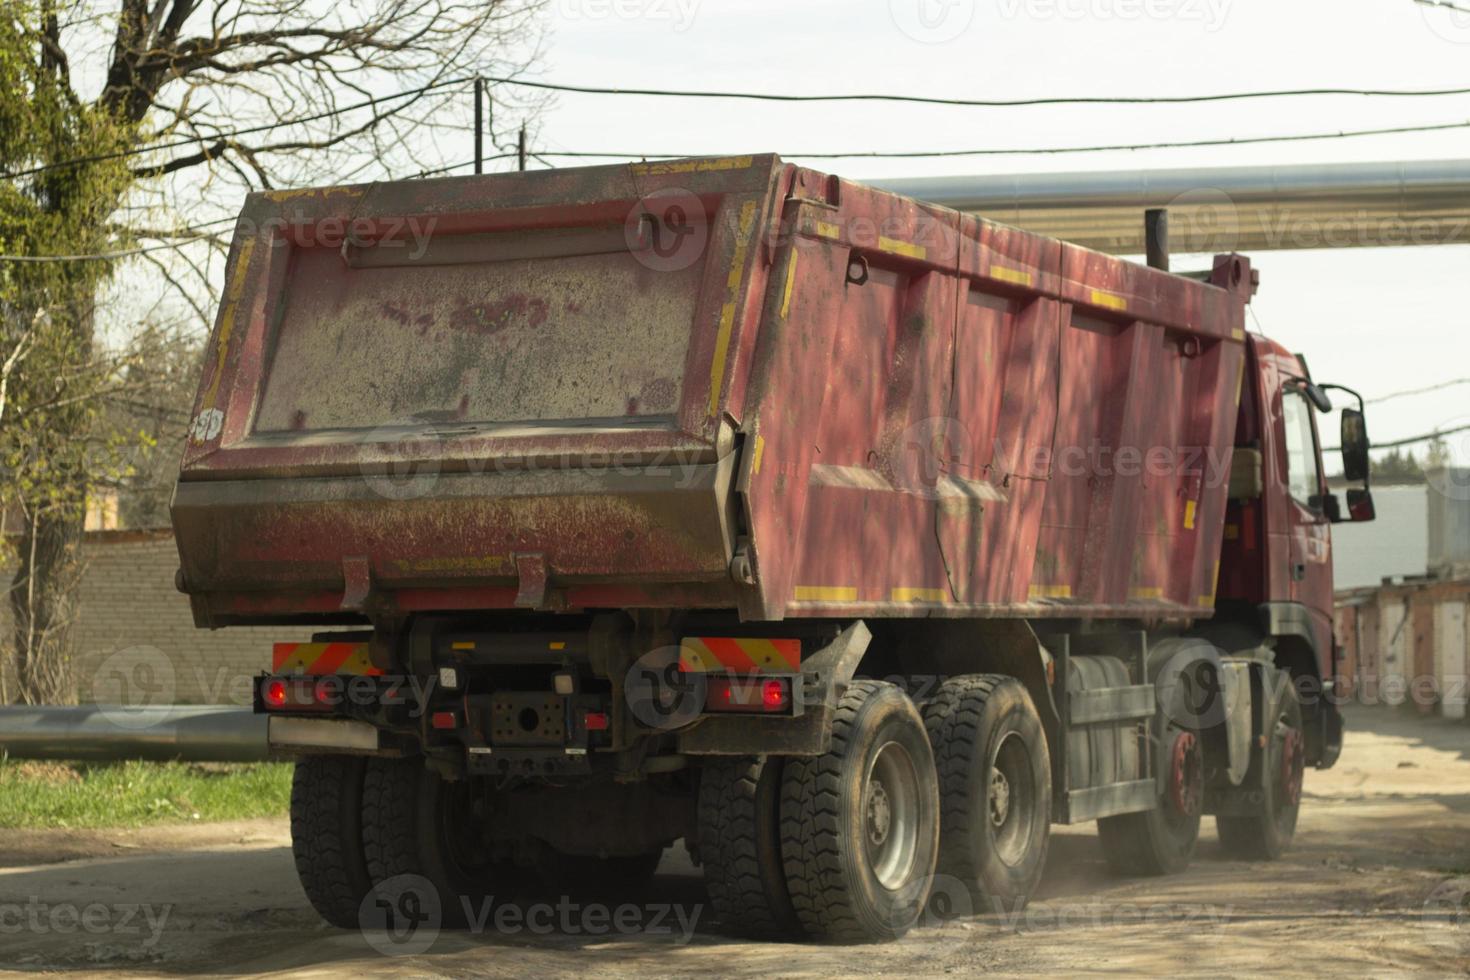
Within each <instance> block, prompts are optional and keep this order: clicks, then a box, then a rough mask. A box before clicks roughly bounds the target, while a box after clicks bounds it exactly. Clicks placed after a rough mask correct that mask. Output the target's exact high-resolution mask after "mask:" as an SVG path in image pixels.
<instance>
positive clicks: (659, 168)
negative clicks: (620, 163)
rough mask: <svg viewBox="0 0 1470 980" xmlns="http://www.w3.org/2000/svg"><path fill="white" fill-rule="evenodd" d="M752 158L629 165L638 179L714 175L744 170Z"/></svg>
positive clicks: (723, 158) (721, 158)
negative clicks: (720, 172) (679, 175)
mask: <svg viewBox="0 0 1470 980" xmlns="http://www.w3.org/2000/svg"><path fill="white" fill-rule="evenodd" d="M753 159H754V157H719V158H717V159H714V160H671V161H656V162H654V163H635V164H631V167H632V170H633V172H634V173H635V174H637V175H638V176H640V177H658V176H662V175H664V174H695V173H700V174H703V173H716V172H718V171H721V170H744V169H745V168H747V167H749V166H750V164H751V161H752V160H753Z"/></svg>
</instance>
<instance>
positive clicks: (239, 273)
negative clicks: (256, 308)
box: [203, 238, 255, 410]
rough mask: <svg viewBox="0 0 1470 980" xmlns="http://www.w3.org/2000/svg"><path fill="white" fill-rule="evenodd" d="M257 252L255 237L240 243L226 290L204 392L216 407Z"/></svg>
mask: <svg viewBox="0 0 1470 980" xmlns="http://www.w3.org/2000/svg"><path fill="white" fill-rule="evenodd" d="M254 252H255V239H253V238H247V239H245V240H244V241H243V242H241V243H240V255H239V257H238V258H237V259H236V260H235V271H234V272H233V273H231V275H230V284H229V287H228V288H227V289H226V290H225V307H224V309H223V310H222V311H221V312H220V315H219V341H218V343H216V344H215V361H214V378H213V379H212V380H211V381H210V382H209V390H208V391H207V392H205V394H204V405H203V407H204V408H205V409H206V410H207V409H211V408H214V402H215V399H216V398H217V397H218V396H219V383H220V377H221V376H222V375H223V374H224V371H225V355H226V354H228V353H229V350H230V336H231V335H232V334H233V333H234V332H235V311H236V309H237V308H238V307H239V306H240V296H241V295H242V294H243V293H244V292H245V273H246V272H247V271H248V270H249V267H250V256H251V255H252V254H253V253H254Z"/></svg>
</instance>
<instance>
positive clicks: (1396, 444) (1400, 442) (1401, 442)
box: [1327, 424, 1470, 452]
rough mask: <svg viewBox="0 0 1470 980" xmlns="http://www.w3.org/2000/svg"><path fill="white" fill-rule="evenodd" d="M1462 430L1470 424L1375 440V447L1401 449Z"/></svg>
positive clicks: (1467, 430) (1468, 429)
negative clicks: (1397, 437) (1385, 439)
mask: <svg viewBox="0 0 1470 980" xmlns="http://www.w3.org/2000/svg"><path fill="white" fill-rule="evenodd" d="M1461 432H1470V424H1466V425H1458V426H1455V428H1453V429H1444V430H1442V431H1440V432H1430V433H1427V434H1426V435H1422V436H1413V437H1412V438H1409V439H1396V440H1394V441H1393V442H1375V443H1373V448H1374V449H1401V448H1403V447H1404V446H1412V445H1414V444H1415V443H1419V442H1433V441H1435V440H1436V439H1443V438H1444V437H1445V436H1453V435H1457V434H1459V433H1461ZM1334 448H1338V447H1334ZM1327 451H1328V452H1331V451H1332V450H1327Z"/></svg>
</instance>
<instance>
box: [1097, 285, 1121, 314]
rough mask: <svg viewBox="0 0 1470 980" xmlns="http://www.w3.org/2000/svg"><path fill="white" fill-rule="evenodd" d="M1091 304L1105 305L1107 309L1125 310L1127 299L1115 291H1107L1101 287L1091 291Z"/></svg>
mask: <svg viewBox="0 0 1470 980" xmlns="http://www.w3.org/2000/svg"><path fill="white" fill-rule="evenodd" d="M1092 305H1093V306H1101V307H1105V308H1106V309H1109V310H1126V309H1128V301H1127V300H1126V299H1124V298H1123V297H1121V296H1119V295H1118V294H1117V293H1109V292H1106V291H1104V290H1101V289H1094V290H1093V291H1092Z"/></svg>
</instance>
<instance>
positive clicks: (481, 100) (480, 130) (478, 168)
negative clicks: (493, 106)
mask: <svg viewBox="0 0 1470 980" xmlns="http://www.w3.org/2000/svg"><path fill="white" fill-rule="evenodd" d="M484 172H485V80H484V79H483V78H478V77H477V78H476V79H475V173H477V174H482V173H484Z"/></svg>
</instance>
